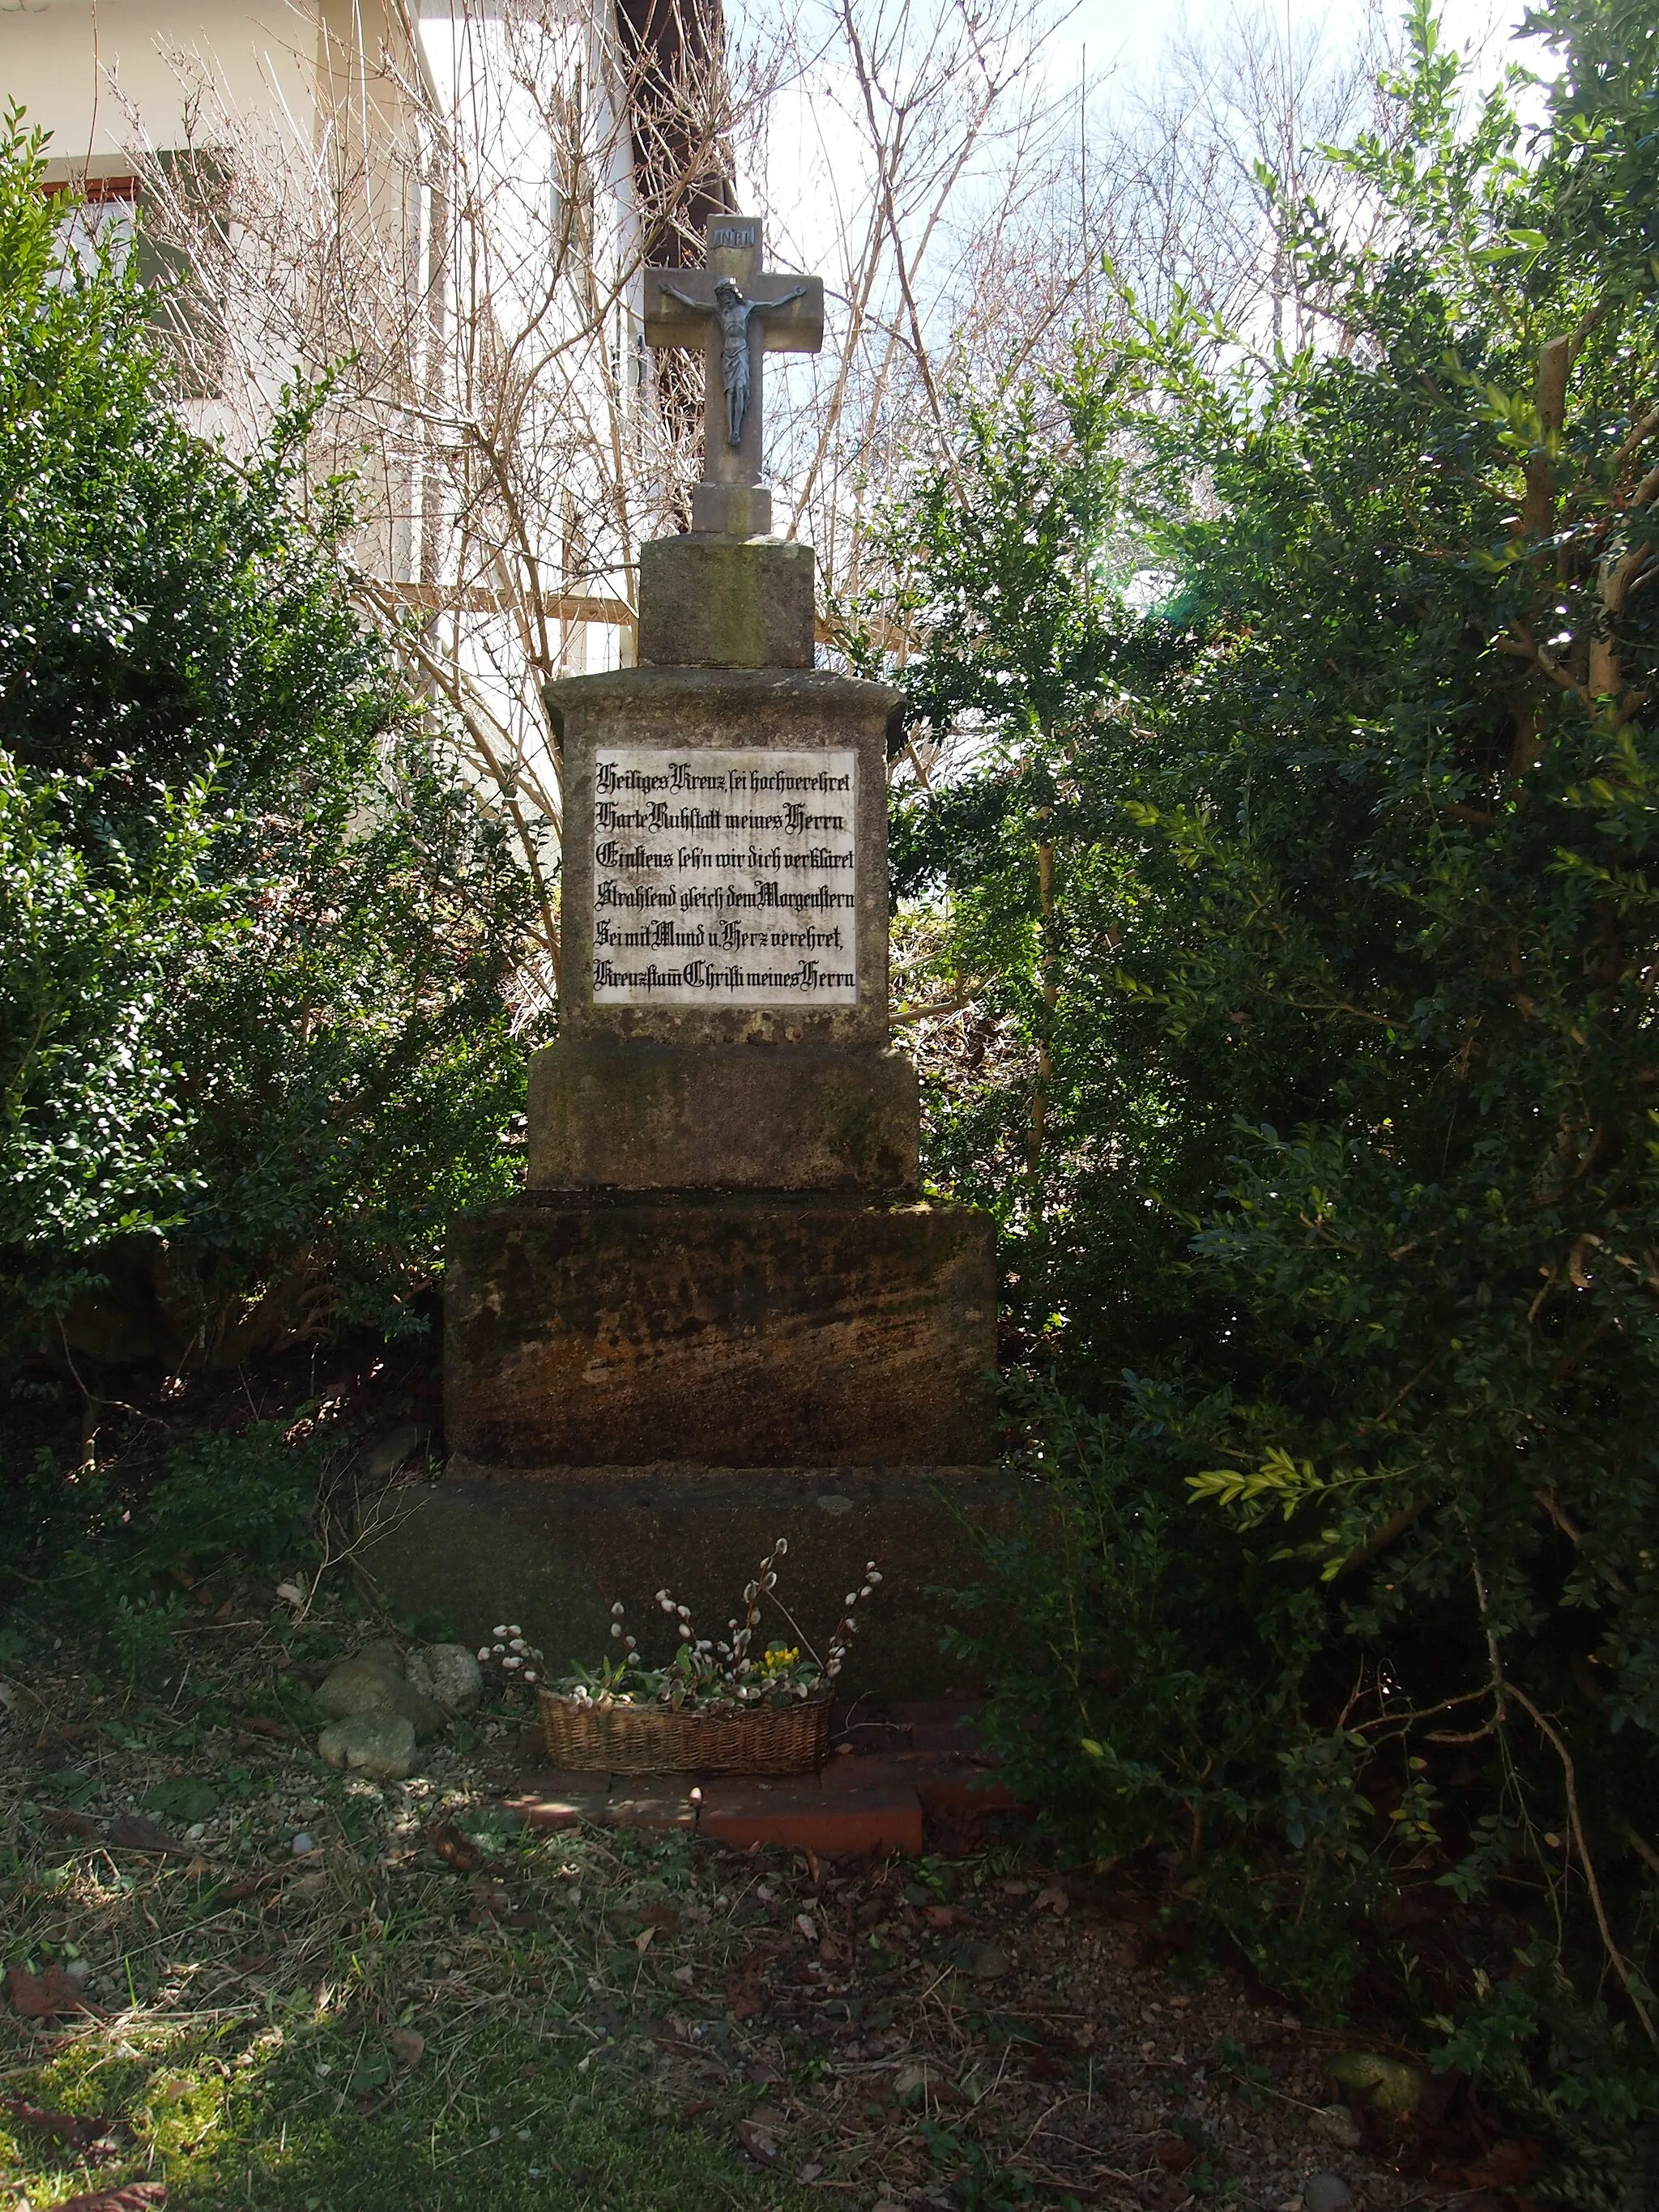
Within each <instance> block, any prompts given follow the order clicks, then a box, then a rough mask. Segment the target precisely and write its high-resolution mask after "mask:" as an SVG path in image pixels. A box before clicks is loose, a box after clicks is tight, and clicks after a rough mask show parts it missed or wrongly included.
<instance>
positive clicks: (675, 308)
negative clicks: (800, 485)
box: [645, 215, 823, 538]
mask: <svg viewBox="0 0 1659 2212" xmlns="http://www.w3.org/2000/svg"><path fill="white" fill-rule="evenodd" d="M763 258H764V256H763V251H762V245H761V224H760V217H759V216H752V215H717V216H711V217H710V219H709V223H708V249H707V252H706V255H705V261H706V264H707V265H706V266H705V267H703V268H702V269H647V270H646V271H645V342H646V343H647V345H653V346H671V345H673V346H701V347H702V355H703V382H704V394H705V399H704V430H703V468H702V473H703V480H702V483H700V484H698V485H697V486H696V489H695V490H694V491H693V492H692V495H691V527H692V528H693V530H695V531H708V532H717V533H719V534H720V535H723V536H726V537H729V538H757V537H764V536H765V535H766V534H767V533H768V532H769V531H770V529H771V527H772V495H771V493H770V492H769V490H768V489H767V488H766V487H765V486H764V485H763V483H762V482H761V356H762V354H763V353H816V352H817V349H818V348H819V347H820V346H821V345H822V344H823V278H822V277H818V276H803V277H799V278H798V279H797V280H796V281H795V282H794V283H793V285H792V286H791V289H789V290H787V291H785V292H780V291H779V290H778V289H777V287H778V286H779V285H780V284H781V283H787V281H788V280H787V278H786V277H785V276H781V274H780V273H779V272H778V271H776V270H765V269H763V268H762V266H761V264H762V261H763Z"/></svg>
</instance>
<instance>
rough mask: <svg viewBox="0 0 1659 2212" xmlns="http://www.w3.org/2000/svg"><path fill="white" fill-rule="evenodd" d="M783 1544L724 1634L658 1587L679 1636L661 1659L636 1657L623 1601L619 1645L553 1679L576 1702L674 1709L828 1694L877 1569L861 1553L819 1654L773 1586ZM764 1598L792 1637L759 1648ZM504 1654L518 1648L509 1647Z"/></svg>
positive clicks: (782, 1540)
mask: <svg viewBox="0 0 1659 2212" xmlns="http://www.w3.org/2000/svg"><path fill="white" fill-rule="evenodd" d="M788 1549H789V1544H788V1540H787V1537H783V1536H780V1537H779V1539H778V1541H777V1542H776V1543H775V1544H774V1546H773V1547H772V1549H771V1550H770V1551H769V1553H767V1555H766V1557H765V1559H763V1560H762V1561H761V1564H760V1568H759V1571H757V1574H756V1577H755V1579H754V1580H753V1581H752V1582H751V1583H746V1584H745V1585H744V1593H743V1602H744V1613H743V1617H742V1619H741V1620H738V1619H737V1618H736V1617H733V1619H732V1620H729V1621H728V1622H727V1623H726V1631H727V1633H726V1636H725V1637H724V1638H713V1637H706V1636H699V1635H698V1634H697V1632H696V1627H695V1626H694V1625H693V1623H692V1620H691V1608H690V1606H686V1605H681V1604H680V1603H678V1601H677V1600H676V1599H675V1597H674V1596H673V1594H672V1593H671V1591H670V1590H668V1589H659V1591H658V1592H657V1603H658V1605H659V1607H661V1609H662V1611H663V1612H664V1613H666V1614H667V1615H669V1617H670V1618H671V1620H673V1621H674V1623H675V1626H676V1630H677V1633H678V1644H679V1648H678V1650H677V1651H676V1652H675V1653H674V1656H673V1657H672V1658H671V1660H669V1661H668V1662H667V1663H666V1665H665V1666H661V1667H653V1666H650V1665H648V1664H647V1662H645V1661H644V1660H643V1659H641V1657H640V1656H639V1644H638V1639H637V1638H635V1637H634V1636H632V1635H630V1634H629V1631H628V1628H627V1626H626V1623H625V1620H624V1613H623V1607H622V1605H621V1604H620V1603H618V1604H616V1605H613V1606H612V1607H611V1615H612V1619H611V1636H612V1637H613V1638H615V1639H616V1641H617V1643H618V1644H621V1646H622V1650H621V1651H620V1652H619V1653H618V1654H617V1656H616V1657H615V1658H612V1659H601V1660H600V1661H599V1662H597V1664H595V1665H593V1666H592V1667H582V1668H577V1670H576V1671H575V1672H574V1674H568V1675H567V1676H566V1677H565V1678H564V1680H562V1681H560V1682H557V1683H556V1684H555V1685H553V1687H554V1688H555V1689H556V1690H557V1691H558V1692H561V1693H562V1695H564V1696H566V1697H568V1698H573V1699H575V1700H576V1702H577V1703H578V1704H581V1705H596V1706H599V1707H600V1708H609V1707H611V1706H615V1705H645V1706H650V1705H659V1706H665V1707H667V1708H668V1709H669V1710H670V1711H684V1710H687V1709H689V1708H700V1709H707V1708H709V1707H711V1706H742V1705H775V1706H782V1705H794V1704H797V1703H800V1702H804V1701H805V1700H806V1699H810V1698H815V1697H818V1698H827V1697H828V1696H829V1694H830V1692H831V1691H832V1689H833V1688H834V1686H835V1681H836V1676H837V1675H838V1674H840V1673H841V1670H842V1667H843V1666H844V1665H845V1664H846V1661H847V1654H848V1649H849V1647H850V1645H851V1642H852V1638H853V1637H854V1634H855V1633H856V1632H857V1628H858V1620H857V1613H858V1608H859V1607H860V1605H862V1604H863V1603H864V1602H865V1601H866V1600H867V1599H869V1598H871V1597H872V1596H873V1595H875V1592H876V1590H877V1589H878V1586H879V1584H880V1582H881V1576H880V1574H879V1572H878V1570H877V1567H876V1563H875V1561H874V1560H873V1559H870V1560H867V1561H866V1565H865V1569H864V1578H863V1580H862V1582H861V1583H860V1585H859V1587H858V1589H854V1590H848V1593H847V1600H846V1611H845V1612H844V1613H842V1617H841V1620H840V1621H839V1622H838V1623H837V1624H836V1630H835V1633H834V1635H833V1636H832V1637H831V1638H830V1639H829V1644H827V1645H826V1646H825V1649H824V1651H823V1656H819V1654H818V1653H817V1651H816V1650H814V1649H813V1647H812V1644H811V1641H810V1640H809V1638H807V1636H806V1634H805V1631H804V1630H803V1629H802V1628H801V1626H800V1625H799V1622H798V1621H797V1620H796V1619H795V1617H794V1615H793V1613H791V1612H790V1611H789V1609H788V1607H787V1606H786V1605H785V1604H784V1602H783V1601H782V1599H781V1597H779V1595H778V1594H777V1584H778V1562H779V1560H780V1559H782V1558H783V1556H784V1554H785V1553H787V1550H788ZM768 1600H770V1601H771V1602H772V1603H773V1604H774V1605H775V1606H776V1607H777V1608H778V1611H779V1612H780V1613H782V1615H783V1617H784V1619H785V1620H787V1622H788V1624H789V1626H790V1627H791V1629H792V1630H793V1632H794V1635H795V1638H796V1639H797V1640H796V1641H795V1642H794V1643H793V1644H766V1645H764V1646H763V1647H762V1648H761V1649H759V1650H757V1648H756V1638H757V1632H758V1631H759V1628H760V1622H761V1612H762V1608H763V1606H764V1605H765V1604H766V1602H767V1601H768ZM526 1650H527V1647H526ZM507 1656H517V1655H516V1653H514V1652H513V1651H512V1650H509V1652H508V1654H507ZM531 1656H536V1655H531ZM521 1664H522V1662H521ZM521 1679H532V1678H531V1677H528V1676H523V1677H521Z"/></svg>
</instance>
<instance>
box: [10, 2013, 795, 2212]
mask: <svg viewBox="0 0 1659 2212" xmlns="http://www.w3.org/2000/svg"><path fill="white" fill-rule="evenodd" d="M142 2040H143V2051H133V2050H131V2045H130V2046H129V2049H130V2051H131V2055H126V2056H123V2055H119V2054H112V2053H111V2052H110V2051H108V2049H107V2047H106V2046H102V2045H96V2044H94V2043H93V2042H91V2041H88V2042H87V2043H85V2044H82V2045H79V2046H77V2047H76V2049H74V2050H72V2051H65V2052H63V2053H61V2054H59V2055H58V2056H57V2057H54V2058H52V2059H50V2060H48V2061H47V2062H46V2063H45V2064H43V2065H41V2066H39V2067H34V2068H30V2069H26V2070H25V2071H24V2072H22V2073H21V2074H13V2075H11V2076H10V2077H9V2087H10V2089H11V2090H12V2092H13V2093H16V2094H21V2095H23V2096H26V2097H27V2098H28V2099H29V2100H31V2101H32V2102H33V2103H34V2104H36V2105H39V2106H46V2107H50V2108H52V2109H56V2110H59V2111H70V2112H99V2113H102V2114H105V2115H106V2116H107V2117H109V2118H111V2119H112V2120H114V2121H116V2122H118V2123H125V2128H124V2129H123V2130H122V2132H123V2135H124V2136H129V2138H130V2140H129V2141H128V2142H127V2145H126V2154H125V2156H123V2158H122V2159H121V2160H119V2161H118V2162H116V2161H111V2160H105V2161H101V2162H98V2163H95V2164H93V2165H88V2164H87V2163H86V2162H85V2161H83V2160H82V2159H80V2158H78V2157H76V2156H73V2155H70V2154H67V2153H63V2154H57V2155H54V2154H53V2149H52V2146H51V2145H50V2143H49V2140H48V2139H47V2138H46V2137H45V2136H42V2135H41V2134H40V2131H39V2130H34V2129H32V2128H29V2127H27V2125H24V2124H11V2123H9V2124H3V2125H0V2163H3V2165H4V2166H6V2167H7V2168H8V2169H9V2171H10V2172H11V2173H12V2174H14V2175H15V2178H16V2179H17V2180H19V2181H21V2183H22V2185H24V2187H25V2188H26V2189H27V2192H28V2202H29V2203H30V2204H31V2206H33V2208H35V2212H46V2208H47V2207H49V2206H50V2205H52V2204H53V2203H58V2202H60V2201H62V2199H63V2198H64V2197H70V2196H73V2195H74V2194H76V2191H80V2190H84V2189H91V2188H96V2187H99V2186H101V2185H107V2184H108V2183H109V2182H110V2181H111V2180H112V2179H137V2178H139V2177H140V2176H141V2175H148V2176H149V2177H152V2178H155V2179H165V2181H166V2182H167V2191H168V2193H167V2204H168V2212H414V2208H416V2207H418V2208H419V2212H473V2208H475V2207H479V2206H484V2205H487V2206H488V2207H489V2212H521V2208H522V2212H532V2208H533V2212H665V2208H667V2207H671V2206H680V2205H684V2206H688V2207H696V2208H700V2212H701V2208H705V2207H706V2208H720V2207H732V2208H736V2212H803V2208H805V2206H806V2205H807V2204H809V2203H814V2202H817V2203H819V2204H821V2203H822V2200H821V2199H814V2198H812V2197H810V2196H809V2195H808V2193H807V2192H806V2191H802V2190H799V2189H797V2188H795V2187H793V2185H790V2184H789V2183H787V2181H785V2180H784V2179H781V2177H780V2176H778V2175H776V2174H770V2173H766V2172H762V2171H760V2170H758V2169H757V2168H756V2167H754V2166H751V2165H750V2164H749V2163H748V2162H747V2161H746V2160H744V2157H743V2155H742V2154H741V2153H740V2152H739V2151H738V2150H737V2149H736V2148H727V2146H726V2144H724V2143H721V2142H717V2141H715V2140H714V2139H713V2138H712V2137H711V2136H709V2135H708V2133H707V2132H706V2131H705V2130H703V2129H702V2128H700V2127H698V2126H696V2125H695V2124H692V2123H690V2122H689V2121H686V2120H684V2119H683V2118H680V2117H679V2115H678V2110H677V2108H676V2107H675V2106H673V2105H672V2104H671V2102H670V2100H667V2099H665V2098H662V2097H659V2096H654V2095H653V2094H652V2093H650V2092H649V2091H647V2090H641V2089H640V2088H638V2087H635V2086H633V2085H631V2084H629V2083H628V2082H627V2081H624V2080H622V2079H620V2078H618V2076H617V2073H616V2071H615V2069H612V2068H611V2067H610V2066H608V2065H606V2064H605V2063H602V2062H598V2061H595V2060H594V2059H592V2058H591V2057H590V2058H588V2059H587V2061H586V2064H584V2063H583V2056H584V2048H585V2045H584V2039H580V2038H573V2037H572V2036H571V2035H570V2034H569V2033H568V2032H567V2033H563V2034H562V2035H561V2034H559V2033H557V2032H556V2031H552V2032H550V2033H549V2034H548V2035H545V2036H543V2035H538V2034H537V2033H533V2032H532V2033H526V2031H525V2030H524V2029H523V2028H521V2027H518V2026H516V2025H514V2026H512V2027H504V2028H491V2027H484V2028H483V2029H481V2030H479V2031H478V2032H477V2033H475V2034H473V2035H472V2036H471V2039H467V2040H465V2041H464V2042H458V2043H457V2044H456V2045H453V2047H451V2048H446V2047H445V2045H444V2044H443V2043H442V2042H441V2041H440V2040H435V2041H434V2043H433V2044H432V2045H428V2049H427V2050H426V2051H425V2052H424V2053H423V2054H422V2057H421V2060H420V2062H419V2063H418V2064H417V2065H416V2066H415V2067H413V2068H409V2067H406V2066H405V2065H404V2064H403V2063H402V2062H401V2061H400V2060H399V2059H398V2057H397V2056H396V2054H395V2053H393V2052H392V2051H391V2049H390V2048H389V2047H388V2046H387V2045H386V2043H385V2041H384V2039H382V2038H380V2037H377V2036H375V2035H374V2034H372V2033H364V2032H363V2031H362V2030H361V2029H356V2030H354V2029H353V2028H352V2027H349V2026H348V2025H346V2024H344V2023H343V2022H339V2021H334V2020H331V2019H329V2018H327V2017H317V2016H314V2015H311V2016H300V2017H291V2018H290V2019H289V2021H288V2023H287V2024H286V2025H283V2026H272V2027H268V2028H265V2029H264V2030H262V2031H260V2032H259V2033H256V2034H254V2035H252V2037H248V2036H247V2033H246V2027H245V2026H244V2027H241V2028H240V2031H239V2032H238V2033H235V2034H233V2035H224V2034H219V2033H215V2032H214V2030H213V2028H212V2027H210V2026H205V2025H204V2024H203V2023H202V2022H200V2021H197V2022H194V2023H192V2024H191V2025H190V2026H188V2027H180V2028H179V2029H177V2030H175V2031H173V2032H171V2033H168V2032H164V2031H156V2030H154V2029H152V2030H149V2031H148V2032H146V2033H143V2038H142ZM363 2106H368V2110H367V2111H365V2110H363V2109H362V2107H363Z"/></svg>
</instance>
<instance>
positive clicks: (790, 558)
mask: <svg viewBox="0 0 1659 2212" xmlns="http://www.w3.org/2000/svg"><path fill="white" fill-rule="evenodd" d="M770 505H771V501H770V499H769V498H768V499H767V500H766V501H764V502H762V501H756V502H755V503H754V511H753V513H751V514H746V515H745V514H742V513H738V512H736V511H735V507H734V503H733V502H732V501H730V500H729V499H723V500H722V501H721V506H720V514H719V516H718V518H717V517H716V516H714V515H710V516H709V517H708V520H709V521H714V520H718V521H719V526H720V529H721V530H722V532H724V530H725V529H726V528H727V527H729V526H732V525H733V524H735V525H736V526H738V528H741V527H743V526H744V525H745V524H747V523H749V522H750V521H759V520H760V519H761V514H762V511H763V506H764V507H770ZM770 519H771V518H770V516H769V515H768V516H767V517H766V523H767V525H768V526H769V523H770ZM812 580H813V555H812V549H811V546H810V545H803V544H800V543H799V540H798V539H794V538H767V537H753V538H748V537H743V538H739V537H726V536H724V535H721V536H719V537H714V536H707V535H704V534H702V532H701V531H700V532H699V533H698V534H697V535H696V536H695V537H685V538H653V539H652V540H651V541H650V543H649V544H645V545H641V548H640V659H641V660H642V661H645V662H647V663H649V664H651V665H653V666H656V667H659V668H810V667H811V665H812V651H813V635H814V631H813V617H812Z"/></svg>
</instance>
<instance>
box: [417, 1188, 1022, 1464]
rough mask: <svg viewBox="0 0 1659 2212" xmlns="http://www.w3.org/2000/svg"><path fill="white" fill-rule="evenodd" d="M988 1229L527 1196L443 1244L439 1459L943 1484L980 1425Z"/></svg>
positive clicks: (946, 1212) (745, 1202) (704, 1199)
mask: <svg viewBox="0 0 1659 2212" xmlns="http://www.w3.org/2000/svg"><path fill="white" fill-rule="evenodd" d="M995 1292H996V1286H995V1277H994V1263H993V1249H992V1224H991V1221H990V1218H989V1217H988V1215H986V1214H982V1213H975V1212H969V1210H967V1209H965V1208H957V1207H940V1208H934V1207H932V1206H923V1205H909V1204H882V1203H878V1202H875V1201H872V1200H860V1199H856V1198H842V1199H837V1198H836V1197H834V1196H831V1195H829V1194H817V1195H814V1196H811V1197H803V1198H792V1197H789V1196H787V1195H782V1194H754V1195H746V1194H720V1193H708V1192H702V1193H698V1192H687V1193H682V1194H677V1195H673V1196H668V1195H665V1196H663V1197H660V1198H658V1199H654V1200H635V1199H633V1198H631V1197H630V1198H627V1199H619V1200H613V1201H611V1202H609V1203H607V1202H605V1200H603V1199H600V1198H597V1197H595V1196H593V1195H592V1194H571V1195H561V1194H554V1193H550V1192H542V1193H530V1194H527V1195H526V1197H524V1198H523V1199H520V1200H517V1201H515V1202H514V1203H513V1204H511V1205H507V1206H495V1207H492V1208H490V1209H489V1211H488V1212H479V1213H473V1214H465V1215H462V1216H461V1217H460V1218H458V1219H457V1220H456V1221H454V1222H453V1223H452V1224H451V1225H450V1231H449V1240H448V1246H447V1279H446V1283H445V1291H444V1307H445V1348H444V1401H445V1409H446V1411H445V1418H446V1423H447V1431H448V1437H449V1443H450V1448H451V1449H452V1450H453V1451H457V1452H459V1453H460V1454H461V1455H463V1456H464V1457H465V1458H467V1459H470V1460H472V1461H475V1462H477V1463H479V1464H480V1465H483V1466H490V1467H495V1468H502V1469H507V1468H538V1467H594V1466H614V1465H624V1466H641V1465H647V1464H650V1463H653V1462H660V1461H665V1460H669V1461H675V1462H681V1463H685V1464H690V1463H695V1464H699V1465H704V1466H718V1467H756V1468H762V1467H778V1466H794V1467H803V1466H805V1467H837V1466H862V1467H880V1466H883V1465H898V1466H909V1467H919V1466H920V1467H939V1466H961V1465H969V1464H974V1463H976V1462H982V1461H983V1459H984V1458H985V1456H986V1454H987V1438H988V1437H989V1435H990V1432H991V1426H992V1422H993V1418H994V1400H993V1392H994V1372H993V1370H994V1362H995V1324H996V1295H995Z"/></svg>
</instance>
